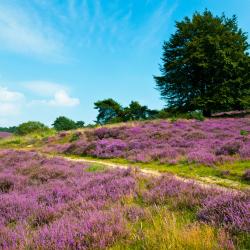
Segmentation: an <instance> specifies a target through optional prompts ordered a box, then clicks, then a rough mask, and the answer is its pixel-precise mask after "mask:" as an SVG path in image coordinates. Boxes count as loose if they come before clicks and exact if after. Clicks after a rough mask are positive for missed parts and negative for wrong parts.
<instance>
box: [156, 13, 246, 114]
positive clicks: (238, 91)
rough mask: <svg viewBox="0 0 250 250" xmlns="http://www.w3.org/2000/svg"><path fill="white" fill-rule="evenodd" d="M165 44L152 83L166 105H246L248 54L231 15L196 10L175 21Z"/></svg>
mask: <svg viewBox="0 0 250 250" xmlns="http://www.w3.org/2000/svg"><path fill="white" fill-rule="evenodd" d="M176 28H177V30H176V32H175V33H174V34H173V35H172V36H171V38H170V40H169V41H167V42H165V43H164V46H163V57H162V61H163V62H162V66H161V72H162V75H161V76H156V77H155V80H156V84H157V87H158V89H159V90H160V93H161V96H162V98H163V99H165V100H166V101H167V105H168V106H169V107H170V108H173V109H176V110H178V111H180V112H187V111H195V110H202V111H203V115H204V116H211V114H212V112H217V111H225V110H234V109H235V110H239V109H243V108H249V107H250V99H249V96H250V92H249V91H250V82H249V81H250V75H249V72H250V57H249V55H248V52H247V50H248V48H249V44H248V42H247V35H246V33H244V32H243V31H242V30H241V29H239V28H238V25H237V19H236V17H235V16H233V17H232V18H226V17H225V16H224V15H222V16H221V17H219V16H214V15H213V14H212V13H211V12H210V11H208V10H205V11H204V13H198V12H196V13H195V14H194V15H193V17H192V19H190V18H188V17H186V18H184V20H183V21H180V22H176Z"/></svg>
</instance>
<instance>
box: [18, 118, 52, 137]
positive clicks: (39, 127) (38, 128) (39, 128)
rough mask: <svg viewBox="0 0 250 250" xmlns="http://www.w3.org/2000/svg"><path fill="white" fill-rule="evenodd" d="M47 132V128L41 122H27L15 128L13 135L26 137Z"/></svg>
mask: <svg viewBox="0 0 250 250" xmlns="http://www.w3.org/2000/svg"><path fill="white" fill-rule="evenodd" d="M48 130H49V128H48V127H47V126H45V125H44V124H43V123H41V122H36V121H28V122H24V123H22V124H20V125H19V126H18V127H17V128H16V130H15V133H16V134H17V135H27V134H30V133H34V132H44V131H48Z"/></svg>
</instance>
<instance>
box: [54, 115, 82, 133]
mask: <svg viewBox="0 0 250 250" xmlns="http://www.w3.org/2000/svg"><path fill="white" fill-rule="evenodd" d="M52 126H53V127H54V128H55V129H56V130H57V131H63V130H71V129H76V128H77V124H76V123H75V122H74V121H73V120H71V119H69V118H67V117H65V116H59V117H58V118H56V120H55V121H54V123H53V124H52Z"/></svg>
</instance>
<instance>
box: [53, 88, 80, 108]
mask: <svg viewBox="0 0 250 250" xmlns="http://www.w3.org/2000/svg"><path fill="white" fill-rule="evenodd" d="M48 104H49V105H51V106H60V107H74V106H77V105H79V104H80V101H79V99H78V98H73V97H70V96H69V95H68V93H67V92H66V91H65V90H60V91H57V92H56V93H55V95H54V99H52V100H50V101H48Z"/></svg>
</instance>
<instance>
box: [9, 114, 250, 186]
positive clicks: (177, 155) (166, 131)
mask: <svg viewBox="0 0 250 250" xmlns="http://www.w3.org/2000/svg"><path fill="white" fill-rule="evenodd" d="M249 132H250V119H249V118H226V119H207V120H205V121H197V120H177V121H169V120H159V121H147V122H134V123H127V124H126V123H124V124H121V125H115V126H113V125H111V126H104V127H100V128H96V129H82V130H77V131H75V132H60V133H59V134H57V135H55V136H48V137H46V138H42V139H40V140H34V139H30V138H29V139H27V140H26V142H25V143H26V144H24V145H26V146H30V147H38V148H40V150H42V151H43V152H47V153H53V152H54V153H55V154H63V155H70V156H75V157H88V158H96V159H102V160H103V161H108V162H110V161H111V162H115V163H122V164H127V165H130V166H139V167H142V168H150V169H153V170H158V171H160V172H170V173H174V174H178V175H181V176H185V177H189V178H198V179H200V180H202V181H211V182H215V183H217V184H221V185H224V186H231V187H248V184H249V169H250V133H249ZM9 143H10V144H11V145H12V146H17V147H18V145H19V143H20V142H18V141H17V143H16V141H15V139H14V143H13V144H12V142H11V141H9ZM208 178H209V179H208Z"/></svg>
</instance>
